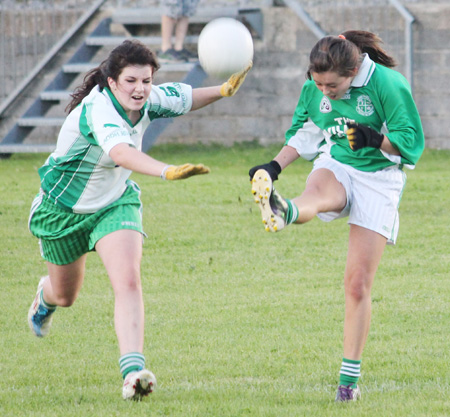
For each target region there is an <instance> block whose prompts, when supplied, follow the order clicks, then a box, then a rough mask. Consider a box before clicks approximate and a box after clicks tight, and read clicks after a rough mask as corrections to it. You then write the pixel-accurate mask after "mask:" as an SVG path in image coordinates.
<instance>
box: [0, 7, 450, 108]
mask: <svg viewBox="0 0 450 417" xmlns="http://www.w3.org/2000/svg"><path fill="white" fill-rule="evenodd" d="M414 1H415V0H403V1H402V3H405V2H406V3H408V2H414ZM445 1H448V0H445ZM281 2H282V0H201V1H200V3H199V6H198V7H202V6H218V7H221V6H235V7H240V8H246V7H247V8H250V7H265V6H271V5H272V4H275V3H281ZM93 3H94V2H93V0H1V1H0V62H1V63H2V65H0V107H1V106H2V103H4V102H5V101H6V100H7V98H8V96H10V95H11V93H12V92H14V90H15V89H16V88H17V86H18V85H19V84H20V83H21V82H22V81H23V80H24V79H26V78H27V77H28V76H30V74H32V72H33V70H34V69H35V68H36V66H37V65H38V64H39V62H41V61H42V59H43V58H45V56H46V54H48V53H49V51H51V49H52V48H53V47H54V46H55V45H56V44H57V43H58V42H59V41H60V40H61V39H62V38H63V37H64V36H65V35H66V34H67V32H68V31H69V30H70V29H71V28H72V27H73V26H74V25H75V24H76V22H77V20H78V19H79V18H80V17H81V16H82V15H83V13H85V12H86V10H88V9H89V8H90V7H91V6H92V4H93ZM285 3H286V4H288V3H290V4H294V3H297V4H298V5H299V7H300V9H298V10H302V11H303V12H306V19H308V18H309V21H307V24H308V25H309V26H311V28H312V29H311V30H312V31H313V33H315V34H316V35H317V36H318V37H320V36H321V35H322V34H325V33H331V34H332V33H339V32H341V31H343V30H346V29H365V30H371V31H374V32H376V33H378V34H379V35H380V36H381V37H382V39H383V40H384V41H385V46H386V49H387V50H388V51H390V52H391V53H392V54H393V55H394V56H395V57H396V58H397V59H398V61H399V62H400V66H399V70H400V71H401V72H403V73H404V74H405V75H406V77H407V78H408V79H409V81H410V82H411V83H412V65H413V62H412V56H413V55H412V49H413V47H412V29H411V24H412V21H413V17H412V16H411V15H410V14H409V13H408V12H407V10H406V9H405V8H404V7H403V6H402V3H401V2H400V1H399V0H333V1H332V2H330V1H329V0H286V1H285ZM105 5H106V7H110V8H120V7H152V6H155V7H156V6H158V5H159V0H107V1H106V3H105ZM303 17H305V16H303ZM304 20H305V19H304ZM314 25H315V28H314Z"/></svg>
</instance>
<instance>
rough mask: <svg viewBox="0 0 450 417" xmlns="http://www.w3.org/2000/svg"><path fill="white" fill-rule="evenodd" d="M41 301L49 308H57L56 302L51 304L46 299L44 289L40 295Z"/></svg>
mask: <svg viewBox="0 0 450 417" xmlns="http://www.w3.org/2000/svg"><path fill="white" fill-rule="evenodd" d="M39 301H40V304H41V305H43V306H44V307H45V308H46V309H47V310H50V311H51V310H55V309H56V305H54V304H49V303H47V302H46V301H45V300H44V290H43V289H42V290H41V294H40V296H39Z"/></svg>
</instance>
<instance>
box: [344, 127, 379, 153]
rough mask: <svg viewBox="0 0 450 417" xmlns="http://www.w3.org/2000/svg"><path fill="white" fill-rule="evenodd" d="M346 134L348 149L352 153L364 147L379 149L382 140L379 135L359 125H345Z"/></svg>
mask: <svg viewBox="0 0 450 417" xmlns="http://www.w3.org/2000/svg"><path fill="white" fill-rule="evenodd" d="M346 133H347V139H348V141H349V142H350V148H352V150H354V151H356V150H358V149H361V148H365V147H370V148H377V149H380V147H381V143H382V142H383V139H384V135H382V134H381V133H378V132H376V131H375V130H373V129H372V128H370V127H368V126H364V125H360V124H359V123H347V132H346Z"/></svg>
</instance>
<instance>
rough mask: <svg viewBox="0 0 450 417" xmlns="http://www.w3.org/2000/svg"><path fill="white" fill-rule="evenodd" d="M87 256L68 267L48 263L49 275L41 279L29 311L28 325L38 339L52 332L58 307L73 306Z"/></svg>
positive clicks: (81, 280) (81, 282)
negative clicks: (54, 314)
mask: <svg viewBox="0 0 450 417" xmlns="http://www.w3.org/2000/svg"><path fill="white" fill-rule="evenodd" d="M85 263H86V255H83V256H82V257H81V258H79V259H77V260H76V261H75V262H72V263H70V264H67V265H55V264H52V263H50V262H48V263H47V269H48V273H49V275H48V276H46V277H43V278H41V280H40V281H39V285H38V289H37V292H36V296H35V299H34V301H33V303H32V304H31V307H30V309H29V311H28V324H29V326H30V329H31V330H32V332H33V333H34V334H35V335H36V336H38V337H44V336H46V335H47V334H48V332H49V331H50V327H51V324H52V319H53V313H54V312H55V310H56V307H57V306H60V307H69V306H71V305H72V304H73V303H74V302H75V300H76V298H77V296H78V293H79V291H80V289H81V286H82V284H83V279H84V269H85Z"/></svg>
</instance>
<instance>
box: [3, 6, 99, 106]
mask: <svg viewBox="0 0 450 417" xmlns="http://www.w3.org/2000/svg"><path fill="white" fill-rule="evenodd" d="M91 4H92V0H46V1H37V0H17V1H12V0H2V1H1V2H0V62H2V65H0V103H1V102H2V101H3V100H5V98H6V97H7V96H8V95H9V94H10V93H11V92H12V91H13V90H14V89H15V88H16V87H17V85H18V84H19V83H20V82H21V81H22V80H23V79H24V78H26V77H27V76H28V74H30V73H31V72H32V70H33V68H34V67H35V66H36V64H37V63H38V62H39V61H40V60H41V59H42V58H43V57H44V56H45V55H46V54H47V52H48V51H50V50H51V48H52V47H53V46H54V45H55V44H56V43H57V42H58V41H59V40H60V39H61V38H62V37H63V36H64V35H65V34H66V33H67V31H68V30H69V29H70V28H71V27H72V26H73V25H74V23H75V22H76V21H77V20H78V19H79V17H80V16H81V15H82V14H83V13H84V12H85V11H86V9H88V8H89V7H90V5H91Z"/></svg>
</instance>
